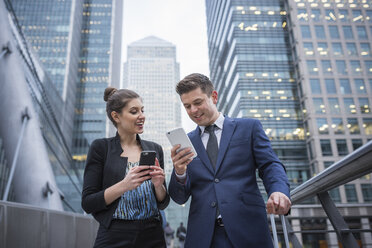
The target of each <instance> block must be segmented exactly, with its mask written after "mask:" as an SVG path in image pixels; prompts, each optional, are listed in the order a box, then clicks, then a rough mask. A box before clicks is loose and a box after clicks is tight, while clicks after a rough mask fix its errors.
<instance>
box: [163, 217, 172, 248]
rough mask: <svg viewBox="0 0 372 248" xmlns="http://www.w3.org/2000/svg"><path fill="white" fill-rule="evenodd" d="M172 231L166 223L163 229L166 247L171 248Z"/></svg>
mask: <svg viewBox="0 0 372 248" xmlns="http://www.w3.org/2000/svg"><path fill="white" fill-rule="evenodd" d="M173 234H174V230H173V229H172V228H171V227H170V225H169V223H168V222H167V224H166V226H165V228H164V236H165V241H166V243H167V247H173V245H172V241H173V236H174V235H173Z"/></svg>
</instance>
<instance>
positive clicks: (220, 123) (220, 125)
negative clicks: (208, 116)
mask: <svg viewBox="0 0 372 248" xmlns="http://www.w3.org/2000/svg"><path fill="white" fill-rule="evenodd" d="M224 120H225V116H223V114H222V113H219V116H218V118H217V120H216V121H215V122H214V124H215V125H216V126H217V127H218V129H221V130H222V128H223V122H224ZM205 128H206V126H199V129H200V135H203V134H204V131H205Z"/></svg>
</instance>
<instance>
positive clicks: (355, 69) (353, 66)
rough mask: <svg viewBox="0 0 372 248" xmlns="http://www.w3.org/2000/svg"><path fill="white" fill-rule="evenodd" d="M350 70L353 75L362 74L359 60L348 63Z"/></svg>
mask: <svg viewBox="0 0 372 248" xmlns="http://www.w3.org/2000/svg"><path fill="white" fill-rule="evenodd" d="M350 70H351V73H353V74H354V75H360V74H362V67H361V66H360V61H359V60H351V61H350Z"/></svg>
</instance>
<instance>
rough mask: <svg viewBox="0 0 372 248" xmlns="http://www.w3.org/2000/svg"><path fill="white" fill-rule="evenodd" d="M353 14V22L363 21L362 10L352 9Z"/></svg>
mask: <svg viewBox="0 0 372 248" xmlns="http://www.w3.org/2000/svg"><path fill="white" fill-rule="evenodd" d="M352 14H353V22H362V21H363V15H362V11H361V10H359V9H358V10H356V9H354V10H352Z"/></svg>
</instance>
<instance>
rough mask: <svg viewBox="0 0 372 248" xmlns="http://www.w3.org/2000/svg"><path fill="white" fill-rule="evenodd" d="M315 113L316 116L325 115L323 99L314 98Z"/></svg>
mask: <svg viewBox="0 0 372 248" xmlns="http://www.w3.org/2000/svg"><path fill="white" fill-rule="evenodd" d="M313 104H314V111H315V113H316V114H325V106H324V102H323V98H313Z"/></svg>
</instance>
